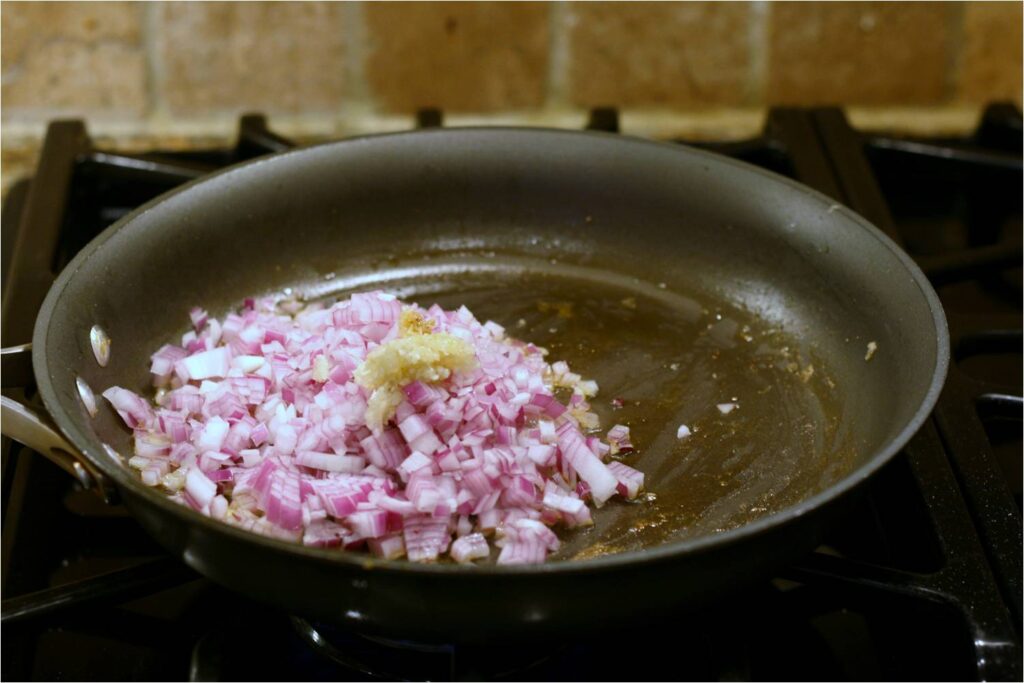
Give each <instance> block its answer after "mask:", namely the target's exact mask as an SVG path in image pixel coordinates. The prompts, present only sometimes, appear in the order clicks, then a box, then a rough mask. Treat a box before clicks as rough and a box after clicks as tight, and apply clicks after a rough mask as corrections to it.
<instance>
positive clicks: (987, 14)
mask: <svg viewBox="0 0 1024 683" xmlns="http://www.w3.org/2000/svg"><path fill="white" fill-rule="evenodd" d="M1021 20H1022V16H1021V4H1020V3H1019V2H970V3H967V6H966V7H965V8H964V43H963V55H962V65H961V70H960V78H959V95H960V98H961V99H963V100H966V101H969V102H983V101H987V100H992V99H1005V98H1009V99H1012V100H1015V101H1016V102H1017V103H1018V104H1019V103H1020V101H1021V69H1022V64H1021V42H1022V39H1021Z"/></svg>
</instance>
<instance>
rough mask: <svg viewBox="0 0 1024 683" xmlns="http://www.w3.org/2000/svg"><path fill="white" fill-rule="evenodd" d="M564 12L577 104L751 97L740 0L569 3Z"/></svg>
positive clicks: (690, 104)
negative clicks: (723, 0)
mask: <svg viewBox="0 0 1024 683" xmlns="http://www.w3.org/2000/svg"><path fill="white" fill-rule="evenodd" d="M570 12H571V15H570V26H571V28H570V32H569V41H570V45H569V52H570V65H569V74H570V93H571V100H572V101H573V102H574V103H575V104H579V105H582V106H595V105H602V104H614V105H619V106H655V107H659V106H678V107H686V108H699V107H701V106H705V105H707V106H713V105H723V104H741V103H745V102H747V101H748V100H749V97H750V94H751V89H750V86H751V83H750V74H751V63H750V62H751V49H750V39H749V36H750V29H749V27H750V21H751V19H752V16H751V15H752V13H751V11H750V8H749V6H748V5H747V4H746V3H712V2H694V3H689V2H686V3H678V2H669V3H647V2H636V3H625V2H624V3H575V4H573V5H571V7H570Z"/></svg>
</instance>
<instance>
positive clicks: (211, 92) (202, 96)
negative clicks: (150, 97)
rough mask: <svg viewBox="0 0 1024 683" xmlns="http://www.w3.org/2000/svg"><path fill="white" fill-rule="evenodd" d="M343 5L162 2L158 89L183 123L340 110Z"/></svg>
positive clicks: (341, 94)
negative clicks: (242, 114) (220, 115)
mask: <svg viewBox="0 0 1024 683" xmlns="http://www.w3.org/2000/svg"><path fill="white" fill-rule="evenodd" d="M343 10H344V7H343V4H341V3H330V2H327V3H324V2H296V3H291V2H280V3H277V2H274V3H265V2H256V3H226V2H213V3H205V2H204V3H192V2H172V3H161V6H160V7H159V17H158V22H157V26H158V33H159V39H158V44H157V50H158V55H159V70H160V71H161V72H162V77H161V81H160V83H159V87H160V89H161V91H162V95H163V98H164V101H165V102H166V104H167V107H168V109H169V110H170V111H171V112H172V113H174V114H176V115H183V116H201V115H204V114H207V113H210V112H225V111H230V112H237V111H241V110H245V109H261V110H263V111H267V112H303V113H308V112H316V111H325V110H333V109H337V108H338V107H340V106H341V104H342V99H343V95H344V92H343V88H344V86H345V77H344V74H345V70H344V57H345V45H344V40H343V28H344V27H343V26H342V23H343V22H342V13H343Z"/></svg>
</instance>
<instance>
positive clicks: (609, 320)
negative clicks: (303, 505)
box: [4, 129, 949, 641]
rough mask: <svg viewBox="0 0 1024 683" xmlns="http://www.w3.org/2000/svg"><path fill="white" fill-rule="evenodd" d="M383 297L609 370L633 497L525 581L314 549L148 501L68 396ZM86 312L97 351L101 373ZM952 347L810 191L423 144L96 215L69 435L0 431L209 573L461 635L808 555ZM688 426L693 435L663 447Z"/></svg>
mask: <svg viewBox="0 0 1024 683" xmlns="http://www.w3.org/2000/svg"><path fill="white" fill-rule="evenodd" d="M375 288H384V289H389V290H391V291H395V292H398V293H399V294H401V295H402V296H405V297H408V298H409V299H410V300H415V301H418V302H419V303H421V304H423V305H429V304H430V303H433V302H434V301H437V302H440V303H442V304H443V305H445V306H448V307H450V306H457V305H458V304H460V303H466V304H467V305H469V306H470V308H471V309H472V310H474V312H475V313H477V315H478V316H479V317H480V318H481V319H484V318H492V319H494V320H496V321H498V322H500V323H502V324H504V325H506V326H507V327H508V328H509V330H510V331H511V332H512V333H513V334H515V335H517V336H521V337H523V338H525V339H529V340H531V341H535V342H537V343H540V344H542V345H547V346H549V348H551V352H552V356H553V357H564V358H569V359H570V361H571V362H572V364H573V366H574V370H576V371H577V372H580V373H581V374H583V375H584V376H590V377H594V378H596V379H597V380H598V382H599V383H600V384H601V387H602V393H601V394H600V395H599V399H597V400H596V401H595V405H596V406H597V409H598V411H599V412H601V413H602V418H603V419H604V423H605V426H606V427H608V426H610V424H611V423H612V422H615V421H624V422H627V423H628V424H630V425H631V426H632V428H633V433H634V441H635V442H636V443H637V444H638V446H639V453H638V454H636V455H633V456H630V460H629V462H630V464H633V465H634V466H636V467H638V468H639V469H641V470H643V471H645V472H646V474H647V489H648V492H649V493H648V495H646V496H644V497H642V498H641V499H640V500H639V501H637V502H634V503H624V502H618V503H611V504H609V505H607V506H605V508H603V509H601V510H598V511H597V513H596V515H595V520H596V524H595V527H594V528H592V529H590V530H588V531H578V532H570V533H569V534H567V535H566V537H565V544H564V546H563V549H562V550H560V551H559V553H558V555H557V556H555V557H553V558H551V560H550V561H549V562H548V563H546V564H544V565H539V566H515V567H509V566H495V565H483V566H469V567H465V566H456V565H451V564H434V565H422V564H412V563H408V562H405V561H381V560H377V559H374V558H371V557H370V556H368V555H366V554H363V553H357V552H342V551H336V550H325V549H316V548H306V547H302V546H299V545H296V544H292V543H288V542H284V541H280V540H275V539H271V538H265V537H261V536H257V535H254V534H252V533H249V532H246V531H242V530H239V529H236V528H233V527H231V526H228V525H226V524H223V523H220V522H217V521H214V520H211V519H209V518H206V517H203V516H201V515H199V514H198V513H196V512H194V511H193V510H191V509H189V508H187V507H184V506H181V505H178V504H176V503H174V502H172V501H170V500H168V499H167V498H165V497H164V496H163V495H162V494H160V493H159V492H157V491H156V490H153V489H149V488H146V487H145V486H143V485H141V483H140V482H139V481H138V479H137V477H136V476H135V474H133V473H132V472H131V471H130V470H129V469H128V468H127V467H126V466H125V464H124V462H123V457H122V455H120V454H128V455H130V441H129V434H128V432H127V431H126V430H125V429H124V427H123V426H122V425H121V424H120V422H119V420H118V419H117V417H116V415H115V414H114V413H113V411H112V410H111V409H110V408H109V406H107V405H102V406H101V408H100V412H99V414H98V415H97V417H95V418H90V416H89V414H88V413H87V411H86V410H85V409H84V408H83V405H82V402H81V399H80V398H79V394H78V392H77V390H76V381H77V380H78V379H79V378H81V379H82V380H83V381H84V382H86V383H87V384H88V385H89V386H91V387H92V388H93V389H94V390H95V391H96V392H97V393H98V392H100V391H102V390H103V389H105V388H106V387H108V386H111V385H120V386H124V387H127V388H130V389H132V390H134V391H137V392H140V393H143V394H146V392H148V391H151V390H150V389H149V388H148V387H149V375H148V365H149V364H148V356H149V354H150V353H152V352H153V351H154V350H155V349H156V348H158V347H159V346H160V345H161V344H163V343H166V342H168V341H169V340H171V339H173V338H174V337H177V336H179V335H180V334H181V333H182V332H183V331H184V329H185V328H186V326H187V315H186V312H187V311H188V309H189V308H190V307H192V306H194V305H202V306H204V307H206V308H207V309H208V310H210V312H211V313H213V314H215V315H223V314H224V313H226V312H227V311H228V310H230V309H231V308H233V307H235V306H237V305H238V304H239V303H240V302H241V300H242V299H243V298H244V297H247V296H251V295H253V294H257V293H274V292H277V293H281V292H284V293H285V294H289V293H290V294H291V295H292V296H298V297H301V298H305V299H317V298H328V299H329V298H330V297H335V296H343V295H345V294H346V293H348V292H351V291H358V290H369V289H375ZM94 326H98V327H99V328H100V329H102V330H103V331H104V332H105V333H106V334H107V335H108V336H109V338H110V340H111V356H110V361H109V364H108V365H107V366H106V367H101V366H100V365H98V364H97V362H96V360H95V359H94V356H93V353H92V350H91V347H90V330H92V329H93V328H94ZM869 347H870V349H872V350H873V351H871V350H869ZM948 354H949V345H948V337H947V331H946V323H945V319H944V316H943V313H942V309H941V307H940V305H939V302H938V299H937V297H936V295H935V293H934V291H933V290H932V289H931V287H930V286H929V284H928V282H927V280H926V279H925V277H924V276H923V275H922V273H921V272H920V271H919V270H918V268H917V267H916V266H915V265H914V264H913V262H912V261H911V260H910V259H909V257H907V256H906V255H905V254H904V253H903V252H901V251H900V250H899V248H897V247H896V246H895V245H894V244H893V243H892V242H891V241H890V240H889V239H887V238H886V237H885V236H884V235H883V234H882V233H881V232H880V231H879V230H877V229H875V228H874V227H872V226H871V225H869V224H868V223H867V222H866V221H865V220H864V219H862V218H861V217H859V216H857V215H855V214H853V213H852V212H850V211H848V210H847V209H845V208H843V207H840V206H838V205H836V204H834V203H833V202H832V201H831V200H829V199H828V198H827V197H824V196H822V195H820V194H818V193H816V192H814V191H812V190H810V189H808V188H806V187H804V186H801V185H799V184H797V183H794V182H791V181H789V180H787V179H784V178H781V177H778V176H776V175H773V174H771V173H768V172H765V171H763V170H760V169H757V168H755V167H752V166H749V165H746V164H744V163H740V162H737V161H734V160H731V159H728V158H724V157H721V156H718V155H715V154H711V153H707V152H702V151H698V150H694V149H689V148H686V147H680V146H675V145H668V144H662V143H656V142H650V141H644V140H640V139H632V138H628V137H625V136H621V135H606V134H602V133H590V132H586V133H584V132H564V131H551V130H541V129H531V130H527V129H441V130H428V131H418V132H412V133H402V134H393V135H383V136H370V137H365V138H356V139H350V140H346V141H343V142H338V143H332V144H326V145H321V146H316V147H310V148H306V149H302V150H298V151H292V152H287V153H283V154H278V155H272V156H268V157H263V158H260V159H257V160H254V161H251V162H249V163H245V164H241V165H238V166H235V167H231V168H229V169H226V170H224V171H222V172H220V173H217V174H215V175H212V176H209V177H206V178H203V179H201V180H198V181H195V182H193V183H190V184H188V185H186V186H183V187H181V188H179V189H177V190H175V191H173V192H170V193H168V194H165V195H163V196H161V197H159V198H158V199H156V200H154V201H153V202H150V203H149V204H147V205H145V206H143V207H141V208H139V209H138V210H136V211H135V212H133V213H132V214H130V215H128V216H126V217H125V218H123V219H122V220H120V221H118V222H117V223H115V224H114V225H112V226H111V227H110V228H109V229H107V230H106V231H105V232H104V233H103V234H101V235H100V236H98V237H97V238H96V239H95V240H93V241H92V242H91V243H90V244H89V245H88V246H87V247H86V248H85V249H83V250H82V251H81V252H80V253H79V254H78V255H77V256H76V258H75V259H74V260H73V261H72V262H71V263H70V264H69V265H68V266H67V268H66V269H65V270H64V271H63V272H62V273H61V275H60V276H59V278H58V279H57V281H56V282H55V284H54V285H53V287H52V289H51V290H50V292H49V294H48V296H47V298H46V301H45V303H44V304H43V307H42V310H41V312H40V314H39V317H38V320H37V323H36V327H35V333H34V337H33V349H32V362H33V368H34V372H35V378H36V381H37V384H38V388H39V393H40V395H41V397H42V399H43V402H44V403H45V406H46V409H47V410H48V411H49V415H50V416H51V417H52V424H53V425H54V426H55V428H56V431H52V430H51V431H50V432H45V428H46V424H47V420H45V419H44V418H40V417H39V416H37V415H35V414H33V413H32V412H31V411H30V410H29V409H28V408H25V407H24V406H21V405H16V404H14V403H12V402H11V401H10V400H9V399H7V398H5V400H4V407H5V414H4V429H5V433H9V432H11V431H16V432H17V434H16V436H19V437H20V438H21V439H23V440H27V441H31V442H32V443H31V444H30V445H35V446H36V447H37V448H39V449H41V450H43V452H44V453H45V454H48V455H51V456H52V457H54V458H61V459H62V463H63V464H64V465H65V466H66V467H67V468H68V469H69V470H70V471H72V472H74V473H76V474H77V476H79V478H80V479H81V480H82V481H86V482H87V483H88V482H90V481H92V482H99V484H101V485H102V486H105V487H109V488H110V489H116V491H117V492H118V493H119V495H120V498H121V499H122V500H123V502H124V504H125V505H126V506H127V507H128V509H129V510H130V511H131V512H132V513H133V514H134V515H135V517H136V518H137V519H138V520H139V522H140V523H141V524H142V525H143V526H144V527H145V528H146V529H147V530H148V531H149V532H150V533H151V534H152V535H153V536H155V537H156V538H157V539H158V540H159V541H160V542H161V543H162V544H163V545H165V546H166V547H167V549H168V550H170V551H171V552H172V553H173V554H175V555H176V556H179V557H181V558H183V560H184V561H185V562H186V563H187V564H189V565H190V566H192V567H193V568H195V569H196V570H198V571H199V572H201V573H203V574H205V575H207V576H209V577H210V578H212V579H213V580H215V581H217V582H219V583H221V584H223V585H225V586H228V587H230V588H233V589H235V590H237V591H240V592H242V593H244V594H247V595H250V596H253V597H255V598H258V599H261V600H264V601H267V602H270V603H274V604H276V605H278V606H280V607H283V608H285V609H287V610H289V611H291V612H293V613H295V614H301V615H304V616H308V617H312V618H316V619H322V620H330V621H333V622H341V623H343V624H345V625H347V626H352V627H355V628H357V629H359V630H361V631H364V632H370V633H377V634H383V635H388V636H400V637H404V638H414V639H419V640H427V641H436V640H440V639H445V640H452V641H476V640H482V639H489V638H493V637H497V636H501V635H506V634H519V635H522V634H523V633H524V632H530V633H534V634H542V633H545V632H551V631H555V630H563V632H565V631H566V630H580V629H585V628H588V627H593V626H596V625H600V624H607V623H623V622H625V620H627V619H628V618H629V617H630V616H635V615H639V614H644V615H651V614H656V613H663V612H665V611H667V610H670V609H678V608H679V607H681V606H689V605H696V604H700V603H702V602H705V601H707V600H709V599H713V598H714V597H716V596H718V595H720V594H721V593H723V592H724V591H729V590H733V589H734V588H735V587H736V586H737V585H741V584H743V583H745V582H748V581H751V580H753V579H755V578H758V577H762V576H765V575H768V574H769V573H770V572H771V571H772V570H773V569H776V568H778V567H779V566H780V565H781V564H782V563H785V562H786V561H787V560H789V559H792V558H794V557H796V556H798V555H799V554H801V553H804V552H806V551H808V550H810V549H811V548H812V547H813V546H814V545H815V544H816V542H817V540H818V535H819V531H820V529H821V528H822V525H823V524H824V522H825V519H826V518H827V516H828V513H829V512H831V511H833V510H834V509H835V507H836V503H837V501H839V500H840V499H842V498H843V497H844V494H847V493H849V492H850V491H851V490H853V489H855V488H856V487H857V486H858V485H859V484H861V483H862V482H864V481H865V480H866V479H867V478H868V477H870V476H871V475H872V474H873V473H874V472H875V471H877V470H878V469H879V468H880V467H881V466H882V465H883V464H884V463H885V462H886V461H888V460H889V459H890V458H891V457H892V456H893V454H894V453H896V452H897V451H898V450H899V449H900V448H901V447H902V446H903V445H904V444H905V443H906V442H907V440H908V439H909V438H910V436H911V435H913V433H914V432H915V431H916V430H917V428H918V427H919V426H920V424H921V423H922V421H923V420H924V419H925V417H926V416H927V415H928V413H929V412H930V410H931V408H932V406H933V404H934V402H935V400H936V398H937V396H938V393H939V390H940V388H941V385H942V383H943V380H944V378H945V373H946V367H947V362H948ZM612 398H617V399H620V400H619V401H617V402H616V404H620V403H621V404H622V406H623V407H622V408H620V409H619V410H618V411H616V410H615V409H614V408H613V407H612V404H611V399H612ZM720 404H721V407H720V408H719V407H718V406H719V405H720ZM730 406H733V408H730ZM680 424H687V425H688V426H690V427H691V432H692V435H691V436H690V437H688V438H684V439H677V438H676V430H677V427H678V426H679V425H680Z"/></svg>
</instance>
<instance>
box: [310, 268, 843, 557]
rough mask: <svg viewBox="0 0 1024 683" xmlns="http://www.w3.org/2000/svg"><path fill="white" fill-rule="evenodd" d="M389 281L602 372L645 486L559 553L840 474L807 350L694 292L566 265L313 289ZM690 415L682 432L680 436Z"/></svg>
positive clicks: (661, 537)
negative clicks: (629, 437)
mask: <svg viewBox="0 0 1024 683" xmlns="http://www.w3.org/2000/svg"><path fill="white" fill-rule="evenodd" d="M376 288H383V289H387V290H389V291H393V292H396V293H397V294H399V295H400V296H402V297H403V298H404V299H406V300H409V301H415V302H417V303H419V304H421V305H423V306H429V305H431V304H433V303H438V304H440V305H441V306H443V307H445V308H457V307H458V306H461V305H465V306H467V307H468V308H469V309H470V310H472V311H473V312H474V314H475V315H476V316H477V317H478V318H479V319H480V320H485V319H490V320H494V321H496V322H498V323H500V324H501V325H503V326H505V328H506V330H507V331H508V333H509V334H511V335H512V336H515V337H518V338H520V339H523V340H525V341H531V342H534V343H535V344H538V345H540V346H543V347H546V348H547V349H548V350H549V352H550V355H549V356H548V360H549V361H553V360H560V359H562V360H566V361H568V362H569V364H570V366H571V367H572V369H573V371H574V372H577V373H579V374H581V375H583V376H584V377H587V378H592V379H595V380H597V382H598V384H599V385H600V393H599V394H598V396H597V397H596V398H595V399H593V401H592V409H593V410H594V411H595V412H597V413H598V414H599V415H600V417H601V431H602V432H604V431H607V429H609V428H610V427H611V426H612V425H613V424H616V423H622V424H626V425H628V426H629V427H630V429H631V432H632V441H633V444H634V445H635V446H636V449H637V450H636V451H635V452H634V453H631V454H626V455H624V456H622V459H623V461H624V462H626V463H627V464H629V465H631V466H633V467H636V468H637V469H639V470H641V471H643V472H644V473H645V475H646V493H645V494H641V496H640V498H639V499H638V500H637V501H635V502H621V501H618V500H617V499H616V500H615V501H612V502H610V503H608V504H607V505H605V506H604V507H603V508H601V509H600V510H596V511H595V514H594V522H595V523H594V526H593V527H591V528H589V529H584V530H573V531H568V532H563V533H562V537H563V541H564V542H563V546H562V549H561V550H560V551H559V552H558V553H557V554H556V555H555V556H554V557H553V558H552V559H573V558H577V559H581V558H587V557H593V556H597V555H601V554H606V553H612V552H621V551H626V550H636V549H639V548H643V547H648V546H652V545H658V544H661V543H665V542H669V541H674V540H682V539H685V538H691V537H695V536H700V535H704V534H710V533H714V532H718V531H722V530H726V529H730V528H733V527H736V526H739V525H741V524H744V523H746V522H749V521H752V520H754V519H757V518H759V517H763V516H766V515H769V514H771V513H773V512H776V511H779V510H781V509H783V508H785V507H787V506H789V505H792V504H794V503H798V502H799V501H801V500H803V499H805V498H807V497H809V496H811V495H813V494H814V493H816V492H818V491H820V490H821V489H823V488H825V487H827V486H828V485H829V484H832V483H834V482H835V481H837V480H838V479H840V478H841V477H842V476H843V475H845V474H846V473H848V472H849V470H850V469H851V468H852V466H853V464H854V448H853V446H852V435H851V434H850V433H849V432H848V431H847V430H846V429H845V426H844V425H843V424H842V423H841V421H840V419H839V416H840V414H841V413H840V408H841V406H840V404H839V397H838V393H837V390H836V387H835V384H834V381H833V379H832V377H831V376H830V373H829V370H828V367H827V365H826V364H825V363H823V362H822V360H821V359H820V358H816V357H814V354H813V350H811V349H805V348H802V347H801V345H800V344H799V343H798V341H797V340H796V339H793V338H791V337H790V336H788V335H787V334H786V333H785V332H784V331H782V330H779V329H775V328H772V327H771V326H769V325H768V324H767V323H765V322H764V321H761V320H760V319H758V318H757V317H756V316H754V315H752V314H751V313H749V312H747V311H744V310H741V309H740V308H738V307H736V306H732V305H729V304H727V303H726V302H724V301H722V300H715V299H713V298H712V297H709V296H707V295H704V294H700V293H698V292H696V291H687V292H680V291H677V290H675V289H674V288H671V287H668V286H667V285H664V284H659V283H657V282H645V281H642V280H638V279H636V278H633V277H628V276H624V275H621V274H616V273H610V272H606V271H595V270H592V269H587V268H581V267H576V266H568V265H564V264H558V263H555V264H545V265H544V266H538V265H537V264H536V263H533V264H530V263H518V264H517V263H514V262H512V261H508V260H502V261H501V262H500V264H499V263H496V262H495V261H486V262H479V263H466V262H465V261H459V262H457V263H438V262H436V261H433V262H431V263H419V264H416V263H399V262H396V263H391V264H388V265H387V266H385V267H384V268H382V269H379V270H375V271H374V272H372V273H368V274H366V275H365V276H362V277H352V278H345V277H337V278H331V279H330V280H329V281H328V282H327V284H326V286H325V285H324V284H321V285H320V286H319V289H317V288H312V289H310V288H306V292H307V296H312V297H319V296H328V295H330V296H331V297H332V298H333V297H334V296H346V295H348V294H349V293H351V292H352V291H353V290H364V289H376ZM681 425H686V427H687V429H688V431H689V436H685V437H684V438H677V433H678V432H679V427H680V426H681Z"/></svg>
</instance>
